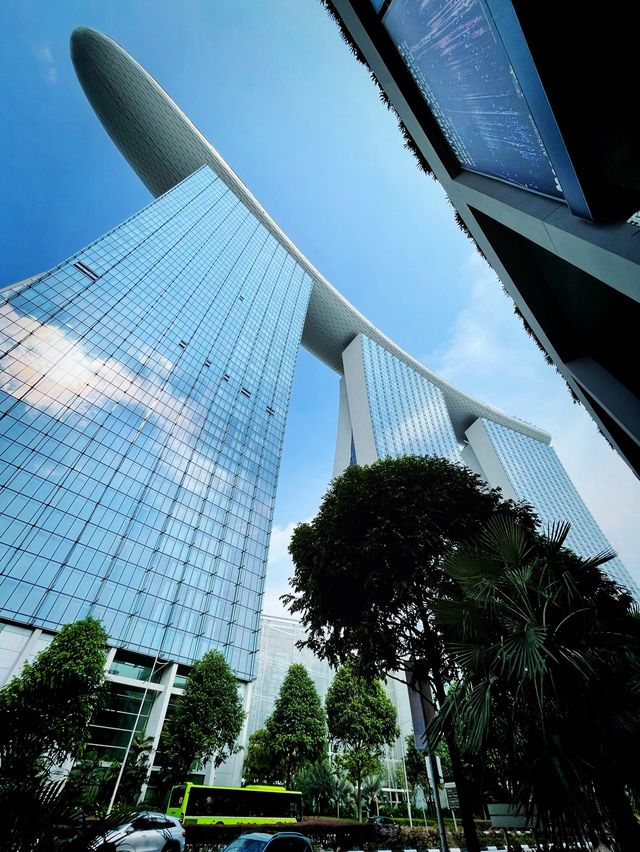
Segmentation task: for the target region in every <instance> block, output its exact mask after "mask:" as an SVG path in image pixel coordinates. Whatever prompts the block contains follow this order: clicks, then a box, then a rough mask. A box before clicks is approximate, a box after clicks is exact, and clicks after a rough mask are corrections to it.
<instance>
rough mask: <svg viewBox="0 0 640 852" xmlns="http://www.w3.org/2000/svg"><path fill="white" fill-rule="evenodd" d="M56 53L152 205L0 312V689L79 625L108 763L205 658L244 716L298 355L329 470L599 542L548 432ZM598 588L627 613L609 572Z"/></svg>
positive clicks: (125, 62) (206, 155) (92, 53)
mask: <svg viewBox="0 0 640 852" xmlns="http://www.w3.org/2000/svg"><path fill="white" fill-rule="evenodd" d="M72 57H73V62H74V65H75V67H76V71H77V73H78V76H79V78H80V82H81V84H82V86H83V88H84V90H85V92H86V94H87V97H88V99H89V100H90V102H91V104H92V106H93V108H94V109H95V111H96V113H97V114H98V116H99V117H100V119H101V121H102V122H103V124H104V126H105V128H106V129H107V131H108V132H109V134H110V135H111V137H112V138H113V140H114V142H115V143H116V145H117V146H118V148H119V149H120V150H121V152H122V153H123V155H124V156H125V157H126V158H127V160H128V161H129V162H130V164H131V165H132V166H133V168H134V169H135V170H136V172H137V173H138V174H139V175H140V177H141V179H142V180H143V181H144V183H145V184H146V186H147V187H148V188H149V189H150V191H151V193H152V195H153V196H154V197H155V200H153V201H152V202H151V203H150V204H149V205H148V206H147V207H145V208H144V209H143V210H141V211H140V212H138V213H135V214H134V215H133V216H131V218H130V219H128V220H126V221H125V222H123V223H122V224H121V225H118V226H117V227H116V228H114V229H113V230H111V231H110V232H109V233H107V234H105V235H104V236H102V237H100V238H98V239H97V240H96V241H95V242H94V243H92V244H91V245H89V246H87V247H86V248H84V249H82V250H81V251H79V252H78V253H77V254H75V255H73V256H72V257H71V258H69V259H68V260H65V261H64V262H62V263H61V264H60V265H59V266H56V267H55V268H54V269H52V270H50V271H49V272H46V273H45V274H41V275H37V276H35V277H33V278H30V279H27V280H25V281H22V282H20V283H19V284H16V285H12V286H10V287H8V288H5V290H3V291H2V293H0V299H1V303H0V334H1V343H2V347H1V350H0V484H1V486H2V487H1V489H0V552H1V554H2V558H1V560H0V569H1V576H0V618H1V619H2V624H1V626H0V684H1V683H2V682H4V681H5V680H6V679H8V678H9V677H11V676H12V675H13V674H15V673H17V672H18V671H19V670H20V667H21V666H22V664H23V663H24V661H25V660H27V659H30V658H32V657H33V656H34V655H35V653H37V651H38V650H40V648H41V647H43V645H44V644H46V643H47V642H48V641H50V638H51V636H52V635H53V634H54V633H55V631H56V630H58V629H59V628H60V627H61V625H63V624H65V623H67V622H70V621H74V620H75V619H78V618H81V617H83V616H85V615H87V614H92V615H94V616H96V617H98V618H100V619H101V620H102V621H103V623H104V625H105V628H106V630H107V631H108V632H109V635H110V645H111V649H110V652H109V659H108V665H109V673H110V674H109V677H110V680H111V686H112V689H113V706H112V708H111V710H109V711H106V710H105V711H103V712H101V713H100V714H99V715H98V716H97V717H96V719H94V724H93V729H92V730H93V734H92V739H93V745H94V747H96V748H102V749H104V751H105V756H107V757H108V758H110V759H114V758H117V757H122V755H123V754H124V751H125V749H126V747H127V743H128V742H129V740H130V737H131V733H132V731H133V730H134V728H135V730H136V731H137V732H138V733H140V734H146V735H147V736H153V737H154V738H155V743H156V744H157V742H158V737H159V733H160V730H161V727H162V724H163V721H164V718H165V715H166V713H167V709H168V708H169V707H170V704H171V702H172V701H173V700H175V697H176V696H177V695H179V694H180V689H181V686H182V685H183V684H184V677H185V675H186V673H187V671H188V666H189V665H190V664H191V663H192V662H193V661H194V660H196V659H198V658H199V657H201V656H202V655H203V654H204V653H205V652H206V651H207V650H209V649H211V648H217V649H220V650H221V651H222V652H223V653H224V654H225V656H226V658H227V660H228V662H229V664H230V665H231V666H232V668H233V670H234V671H235V673H236V675H237V677H238V680H239V681H240V682H241V683H242V684H243V689H244V690H245V698H246V702H247V704H248V702H249V697H250V683H251V681H252V679H253V678H254V677H255V674H256V655H257V652H258V647H259V632H260V613H261V601H262V592H263V584H264V578H265V569H266V562H267V553H268V546H269V536H270V530H271V523H272V515H273V507H274V499H275V493H276V484H277V479H278V470H279V464H280V456H281V450H282V444H283V437H284V430H285V425H286V421H287V412H288V407H289V399H290V394H291V386H292V380H293V376H294V371H295V365H296V358H297V352H298V348H299V346H300V344H302V345H303V346H304V347H306V348H307V349H308V350H310V351H311V352H312V353H314V354H315V355H316V356H317V357H318V358H320V359H321V360H322V361H323V362H324V363H325V364H326V365H327V366H328V367H329V368H330V369H332V370H334V371H335V372H336V373H337V374H338V375H339V376H340V414H339V427H338V442H337V449H336V466H335V470H336V472H339V471H340V470H342V469H344V467H346V466H347V465H349V464H350V463H353V462H358V463H361V464H366V463H370V462H372V461H374V460H375V459H377V458H382V457H385V456H398V455H402V454H406V453H418V454H437V455H439V456H445V457H447V458H449V459H451V460H452V461H456V462H461V463H465V464H468V465H469V466H470V467H471V468H472V469H474V470H476V471H478V472H480V473H482V475H483V476H484V477H485V479H486V480H487V481H488V482H489V483H490V484H491V485H499V486H501V487H502V488H503V490H504V493H505V495H506V496H508V497H515V498H517V499H525V500H528V501H530V502H531V503H532V504H533V505H534V507H535V508H536V510H537V511H538V513H539V514H540V517H541V518H542V520H543V522H549V521H553V520H557V519H561V520H568V521H570V522H571V523H572V525H573V526H572V532H571V536H572V538H571V540H570V544H571V545H572V546H573V548H574V549H575V550H576V551H578V552H579V553H582V554H584V555H591V554H593V553H596V552H599V551H601V550H603V549H605V548H606V547H607V546H608V545H607V541H606V539H605V537H604V535H603V534H602V532H601V531H600V529H599V527H598V526H597V524H596V522H595V520H594V519H593V518H592V516H591V515H590V514H589V511H588V510H587V508H586V506H585V505H584V503H583V502H582V500H581V498H580V497H579V495H578V494H577V492H576V490H575V488H574V487H573V485H572V484H571V482H570V480H569V478H568V477H567V474H566V473H565V471H564V469H563V467H562V465H561V464H560V462H559V460H558V458H557V456H556V455H555V452H554V450H553V449H552V448H551V446H550V440H551V439H550V436H549V435H548V434H546V433H545V432H544V431H542V430H541V429H538V428H537V427H535V426H532V425H530V424H528V423H525V422H523V421H520V420H517V419H515V418H513V417H509V416H507V415H506V414H504V413H502V412H501V411H498V410H497V409H494V408H492V407H491V406H489V405H487V404H485V403H483V402H480V401H478V400H476V399H473V398H472V397H470V396H468V395H466V394H464V393H462V392H461V391H459V390H458V389H456V388H455V387H453V386H452V385H450V384H449V383H447V382H445V381H444V380H443V379H441V378H440V377H438V376H437V375H435V374H434V373H432V372H431V371H430V370H428V369H427V368H426V367H424V366H423V365H422V364H420V363H418V362H417V361H415V360H414V359H413V358H411V357H410V356H409V355H408V354H407V353H406V352H404V351H403V350H402V349H400V347H398V346H397V345H396V344H395V343H393V342H392V341H391V340H389V339H388V338H386V337H385V336H384V335H383V334H382V333H381V332H380V331H379V330H378V329H377V328H376V327H375V326H373V325H372V324H371V323H370V322H369V321H368V320H367V319H366V318H365V317H363V316H362V315H361V314H359V313H358V311H357V310H356V309H355V308H353V307H352V306H351V305H350V304H349V303H348V302H347V301H346V300H345V299H344V298H343V297H342V296H341V295H340V294H339V293H338V292H337V291H336V290H335V289H334V288H333V287H332V286H331V285H330V284H329V283H328V282H327V281H326V280H325V279H324V278H323V277H322V275H320V273H319V272H318V271H317V270H316V269H315V268H314V267H313V266H312V265H311V263H310V262H309V261H308V260H307V259H306V258H305V257H304V256H303V255H302V254H301V253H300V252H299V251H298V249H297V248H296V247H295V246H294V245H293V244H292V243H291V242H290V241H289V240H288V238H287V237H286V236H285V235H284V234H283V233H282V231H281V230H280V229H279V228H278V226H277V225H276V224H275V223H274V222H273V221H272V219H271V218H270V217H269V216H268V214H267V213H266V212H265V211H264V210H263V209H262V207H261V206H260V205H259V204H258V202H257V201H256V200H255V199H254V198H253V196H252V195H251V194H250V192H249V191H248V189H247V188H246V187H245V186H244V184H243V183H242V182H241V181H240V179H239V178H238V177H237V176H236V175H235V174H234V173H233V171H232V170H231V169H230V168H229V166H228V165H227V164H226V163H225V162H224V161H223V160H222V159H221V157H220V156H219V155H218V153H217V152H216V151H215V150H214V149H213V148H212V147H211V145H210V144H209V143H208V142H207V141H206V140H205V139H204V138H203V137H202V136H201V135H200V133H199V132H198V131H197V129H196V128H195V127H194V126H193V125H192V124H191V123H190V122H189V120H188V119H187V118H186V117H185V116H184V115H183V114H182V113H181V112H180V110H179V109H178V108H177V107H176V105H175V104H174V103H173V102H172V101H171V100H170V99H169V97H168V96H167V94H166V93H165V92H164V91H163V90H162V89H161V88H160V86H159V85H158V84H157V83H156V82H155V81H154V80H153V79H152V78H151V77H150V76H149V75H148V74H147V73H146V72H145V71H144V70H143V69H142V68H141V67H140V66H139V65H138V64H137V63H136V62H135V61H134V60H133V59H132V58H131V57H130V56H128V55H127V54H126V53H125V52H124V51H123V50H122V48H120V47H119V46H118V45H117V44H116V43H115V42H113V41H112V40H111V39H109V38H107V37H106V36H103V35H101V34H100V33H97V32H95V31H92V30H87V29H80V30H77V31H76V32H75V33H74V35H73V38H72ZM608 570H609V572H610V573H611V575H612V576H613V577H614V578H615V579H617V580H618V581H620V582H621V583H623V584H624V585H626V586H628V587H629V588H631V589H633V590H634V592H635V593H636V594H638V590H637V588H636V587H635V586H634V583H633V581H632V579H631V577H630V576H629V574H628V573H627V572H626V571H625V569H624V567H623V565H622V564H621V563H620V561H619V560H617V559H616V560H614V561H613V562H611V563H610V564H609V566H608ZM113 708H115V710H114V709H113ZM225 772H226V774H225ZM205 774H206V773H205ZM203 777H204V776H203ZM206 777H207V780H208V779H209V778H210V777H211V776H210V775H207V776H206ZM216 780H217V781H219V782H220V783H223V782H224V781H225V780H226V781H237V780H239V764H233V765H231V766H229V767H227V770H223V771H219V773H218V774H217V775H216Z"/></svg>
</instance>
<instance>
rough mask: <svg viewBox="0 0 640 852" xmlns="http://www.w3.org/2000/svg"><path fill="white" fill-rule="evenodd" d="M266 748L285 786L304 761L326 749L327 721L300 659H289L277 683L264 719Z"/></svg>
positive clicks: (317, 756) (312, 758)
mask: <svg viewBox="0 0 640 852" xmlns="http://www.w3.org/2000/svg"><path fill="white" fill-rule="evenodd" d="M265 732H266V735H267V736H266V739H267V742H268V744H269V745H268V748H269V751H270V752H271V753H272V754H273V757H274V760H275V762H276V763H277V765H278V766H279V767H280V772H281V774H282V780H283V781H284V782H285V786H286V787H289V786H290V783H291V779H292V777H293V775H294V774H295V773H296V772H297V771H298V770H299V769H300V768H301V767H302V766H304V764H305V763H314V762H315V761H317V760H320V759H321V758H322V756H323V755H324V754H325V753H326V750H327V722H326V716H325V712H324V710H323V708H322V703H321V701H320V696H319V695H318V691H317V689H316V687H315V685H314V683H313V681H312V680H311V678H310V677H309V673H308V672H307V670H306V668H305V667H304V666H303V665H302V664H301V663H293V664H292V665H291V666H290V667H289V671H288V672H287V674H286V677H285V679H284V681H283V683H282V686H281V687H280V692H279V694H278V697H277V699H276V703H275V707H274V708H273V713H272V714H271V715H270V716H269V718H268V719H267V721H266V722H265Z"/></svg>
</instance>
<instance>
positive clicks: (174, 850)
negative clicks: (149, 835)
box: [162, 840, 180, 852]
mask: <svg viewBox="0 0 640 852" xmlns="http://www.w3.org/2000/svg"><path fill="white" fill-rule="evenodd" d="M162 852H180V844H179V843H178V842H177V841H175V840H170V841H169V842H168V843H165V844H164V846H163V847H162Z"/></svg>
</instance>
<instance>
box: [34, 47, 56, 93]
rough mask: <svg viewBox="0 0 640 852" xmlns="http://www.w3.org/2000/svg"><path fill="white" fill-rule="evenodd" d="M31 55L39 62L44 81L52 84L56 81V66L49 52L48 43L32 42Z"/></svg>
mask: <svg viewBox="0 0 640 852" xmlns="http://www.w3.org/2000/svg"><path fill="white" fill-rule="evenodd" d="M32 51H33V55H34V56H35V58H36V59H37V60H38V62H40V64H41V65H42V67H43V70H44V79H45V81H46V82H47V83H48V84H49V85H51V86H54V85H55V84H56V83H57V82H58V67H57V65H56V63H55V60H54V58H53V54H52V53H51V48H50V47H49V45H48V44H45V43H41V44H34V45H33V47H32Z"/></svg>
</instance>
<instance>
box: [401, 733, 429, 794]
mask: <svg viewBox="0 0 640 852" xmlns="http://www.w3.org/2000/svg"><path fill="white" fill-rule="evenodd" d="M405 767H406V770H407V782H408V783H409V786H410V787H411V789H412V790H414V791H415V788H416V787H422V789H423V791H424V794H425V796H428V795H429V778H428V776H427V767H426V764H425V760H424V754H423V753H422V752H420V751H418V749H417V748H416V743H415V740H414V738H413V734H407V736H406V737H405Z"/></svg>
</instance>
